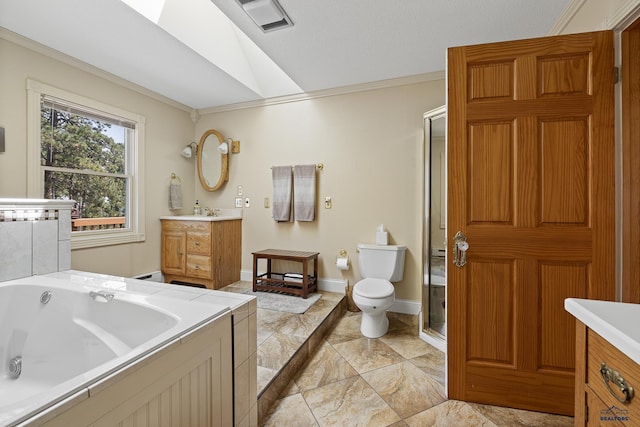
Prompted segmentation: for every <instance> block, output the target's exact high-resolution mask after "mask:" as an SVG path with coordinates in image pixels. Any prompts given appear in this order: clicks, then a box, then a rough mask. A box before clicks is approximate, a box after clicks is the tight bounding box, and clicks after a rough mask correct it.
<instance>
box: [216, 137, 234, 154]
mask: <svg viewBox="0 0 640 427" xmlns="http://www.w3.org/2000/svg"><path fill="white" fill-rule="evenodd" d="M231 141H232V140H231V138H227V140H226V141H225V142H223V143H222V144H220V145H218V153H220V154H227V153H229V142H231Z"/></svg>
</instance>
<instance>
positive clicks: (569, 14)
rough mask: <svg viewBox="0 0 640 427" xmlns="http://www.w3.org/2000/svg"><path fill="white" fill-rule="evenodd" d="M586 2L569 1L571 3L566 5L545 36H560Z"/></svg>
mask: <svg viewBox="0 0 640 427" xmlns="http://www.w3.org/2000/svg"><path fill="white" fill-rule="evenodd" d="M586 2H587V0H571V2H570V3H569V4H568V5H567V7H565V8H564V11H562V14H561V15H560V16H559V17H558V19H557V20H556V23H555V24H553V27H551V29H550V30H549V33H548V34H547V35H549V36H557V35H559V34H562V32H563V31H564V29H565V28H566V27H567V25H568V24H569V22H570V21H571V20H572V19H573V18H574V17H575V16H576V13H578V11H579V10H580V8H581V7H582V6H583V5H584V4H585V3H586Z"/></svg>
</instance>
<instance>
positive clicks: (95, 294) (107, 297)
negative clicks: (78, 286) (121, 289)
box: [89, 291, 116, 302]
mask: <svg viewBox="0 0 640 427" xmlns="http://www.w3.org/2000/svg"><path fill="white" fill-rule="evenodd" d="M89 296H90V297H91V298H93V300H94V301H97V300H98V298H103V299H104V301H105V302H109V301H111V300H112V299H113V298H114V297H115V296H116V294H114V293H113V292H107V291H91V292H89Z"/></svg>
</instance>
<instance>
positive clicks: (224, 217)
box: [160, 209, 242, 221]
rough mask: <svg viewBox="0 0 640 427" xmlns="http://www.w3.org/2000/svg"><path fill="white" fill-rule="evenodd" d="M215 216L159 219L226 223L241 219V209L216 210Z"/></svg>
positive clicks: (162, 217)
mask: <svg viewBox="0 0 640 427" xmlns="http://www.w3.org/2000/svg"><path fill="white" fill-rule="evenodd" d="M217 211H218V213H217V214H216V215H215V216H208V215H165V216H161V217H160V219H168V220H173V221H228V220H232V219H242V209H217Z"/></svg>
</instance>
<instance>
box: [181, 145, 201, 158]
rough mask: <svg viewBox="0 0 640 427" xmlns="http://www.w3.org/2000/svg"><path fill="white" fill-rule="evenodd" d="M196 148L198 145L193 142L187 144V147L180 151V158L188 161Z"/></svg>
mask: <svg viewBox="0 0 640 427" xmlns="http://www.w3.org/2000/svg"><path fill="white" fill-rule="evenodd" d="M197 148H198V145H197V144H196V143H195V142H192V143H191V144H187V146H185V147H184V148H183V149H182V157H184V158H186V159H190V158H191V156H193V152H194V150H196V149H197Z"/></svg>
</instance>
